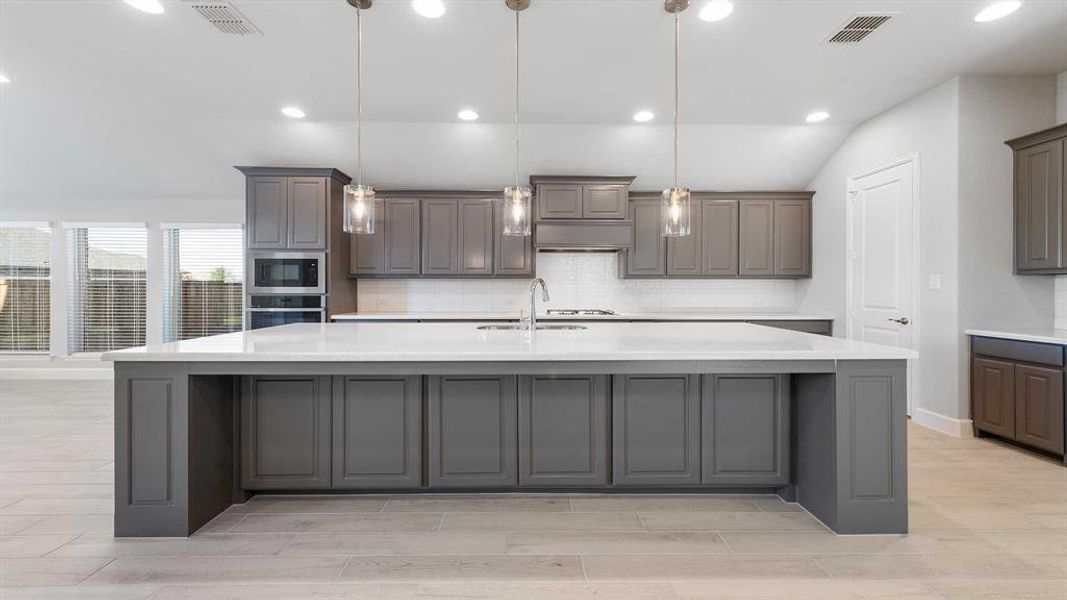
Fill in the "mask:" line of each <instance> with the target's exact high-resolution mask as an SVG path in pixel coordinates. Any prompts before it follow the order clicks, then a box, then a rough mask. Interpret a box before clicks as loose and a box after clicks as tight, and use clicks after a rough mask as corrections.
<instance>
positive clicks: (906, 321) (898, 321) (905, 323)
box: [889, 317, 911, 325]
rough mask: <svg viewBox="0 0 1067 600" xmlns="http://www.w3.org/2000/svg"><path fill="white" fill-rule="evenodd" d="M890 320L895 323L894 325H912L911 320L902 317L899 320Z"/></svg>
mask: <svg viewBox="0 0 1067 600" xmlns="http://www.w3.org/2000/svg"><path fill="white" fill-rule="evenodd" d="M889 320H890V321H892V322H894V323H900V324H901V325H907V324H908V323H911V319H909V318H907V317H900V318H899V319H889Z"/></svg>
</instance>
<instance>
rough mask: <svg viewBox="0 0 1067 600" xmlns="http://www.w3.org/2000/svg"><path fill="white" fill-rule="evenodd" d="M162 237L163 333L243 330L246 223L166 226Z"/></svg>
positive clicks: (185, 335) (184, 335) (186, 335)
mask: <svg viewBox="0 0 1067 600" xmlns="http://www.w3.org/2000/svg"><path fill="white" fill-rule="evenodd" d="M163 243H164V252H163V339H164V340H165V341H168V342H172V341H177V340H187V339H190V338H198V337H205V336H209V335H218V334H222V333H231V332H234V331H241V329H243V316H242V306H243V304H242V301H243V298H244V285H243V282H244V234H243V232H242V231H241V229H240V228H233V229H165V230H164V232H163Z"/></svg>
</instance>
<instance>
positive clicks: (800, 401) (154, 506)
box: [106, 323, 912, 536]
mask: <svg viewBox="0 0 1067 600" xmlns="http://www.w3.org/2000/svg"><path fill="white" fill-rule="evenodd" d="M582 327H583V328H580V329H574V330H569V331H559V330H544V331H538V332H535V333H533V334H531V333H529V332H527V331H486V330H481V329H478V327H477V324H476V323H346V324H293V325H286V326H282V327H273V328H268V329H261V330H255V331H248V332H241V333H233V334H227V335H221V336H214V337H209V338H201V339H198V340H186V341H184V342H182V343H181V344H180V345H178V344H160V345H152V346H148V347H145V348H136V349H130V350H123V351H118V352H112V353H109V354H107V355H106V358H107V359H109V360H113V361H114V362H115V383H116V386H115V418H116V421H115V423H116V427H115V460H116V463H115V464H116V478H115V492H116V493H115V534H116V535H118V536H186V535H190V534H192V533H193V532H195V531H196V530H198V529H199V528H200V527H202V526H203V525H204V524H206V523H207V522H208V521H210V520H211V519H212V518H213V517H214V516H215V515H217V514H218V513H220V512H221V511H222V510H224V509H225V508H226V507H228V506H230V505H231V504H234V503H242V502H245V501H246V500H247V499H248V497H250V495H251V494H254V493H272V492H273V493H278V492H283V493H322V492H338V493H339V492H348V493H360V492H392V493H400V492H409V493H419V492H428V491H432V492H447V491H452V490H456V491H464V492H467V493H470V492H472V491H474V492H535V491H544V492H551V491H581V492H597V493H614V492H631V493H632V492H634V491H639V490H648V491H657V492H679V493H721V492H746V493H765V494H779V495H781V496H782V497H783V498H786V499H787V500H795V501H797V502H799V503H800V504H801V505H802V506H804V507H805V508H807V509H808V510H809V511H811V512H812V513H813V514H814V515H815V516H816V517H818V518H819V519H820V520H822V521H823V522H824V523H826V524H827V525H828V526H829V527H830V528H831V529H833V530H834V531H837V532H839V533H903V532H906V531H907V510H906V507H907V484H906V481H907V480H906V472H905V468H906V457H905V435H906V432H905V414H904V408H905V393H906V385H905V382H906V380H907V377H906V371H907V359H909V358H912V354H911V353H910V351H906V350H900V349H897V348H888V347H883V346H876V345H872V344H864V343H860V342H854V341H849V340H842V339H839V338H828V337H825V336H818V335H812V334H808V333H802V332H795V331H786V330H780V329H771V328H767V327H760V326H757V325H751V324H746V323H587V324H584V325H583V326H582Z"/></svg>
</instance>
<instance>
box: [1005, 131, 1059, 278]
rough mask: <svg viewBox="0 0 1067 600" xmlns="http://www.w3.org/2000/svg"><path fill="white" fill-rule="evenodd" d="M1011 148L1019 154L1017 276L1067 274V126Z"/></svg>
mask: <svg viewBox="0 0 1067 600" xmlns="http://www.w3.org/2000/svg"><path fill="white" fill-rule="evenodd" d="M1007 143H1008V144H1009V145H1010V146H1011V147H1012V148H1013V149H1014V151H1015V270H1016V272H1018V273H1020V274H1035V275H1042V274H1054V275H1058V274H1064V273H1067V244H1065V240H1064V236H1065V235H1067V232H1065V229H1067V186H1065V185H1064V179H1065V177H1067V152H1065V145H1067V124H1064V125H1059V126H1057V127H1053V128H1051V129H1046V130H1044V131H1040V132H1037V133H1034V134H1031V135H1028V136H1025V137H1022V138H1018V139H1015V140H1010V141H1008V142H1007Z"/></svg>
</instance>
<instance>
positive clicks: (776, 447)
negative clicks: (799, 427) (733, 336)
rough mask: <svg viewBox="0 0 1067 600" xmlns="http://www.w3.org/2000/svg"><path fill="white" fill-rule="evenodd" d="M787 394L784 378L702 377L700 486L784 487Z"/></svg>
mask: <svg viewBox="0 0 1067 600" xmlns="http://www.w3.org/2000/svg"><path fill="white" fill-rule="evenodd" d="M788 389H789V377H788V376H787V375H705V376H704V382H703V399H702V408H701V418H702V427H701V446H702V456H701V469H702V472H703V475H702V479H701V480H702V481H703V483H706V484H737V485H753V486H763V485H785V484H787V483H789V422H790V421H789V396H788Z"/></svg>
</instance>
